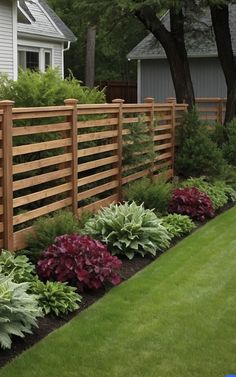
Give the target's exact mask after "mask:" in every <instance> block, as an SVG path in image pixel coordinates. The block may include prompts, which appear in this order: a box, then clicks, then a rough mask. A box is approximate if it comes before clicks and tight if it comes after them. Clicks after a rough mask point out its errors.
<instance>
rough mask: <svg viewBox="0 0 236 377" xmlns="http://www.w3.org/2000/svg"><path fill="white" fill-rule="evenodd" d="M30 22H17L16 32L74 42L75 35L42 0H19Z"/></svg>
mask: <svg viewBox="0 0 236 377" xmlns="http://www.w3.org/2000/svg"><path fill="white" fill-rule="evenodd" d="M19 5H20V7H21V8H22V9H23V10H24V11H25V13H27V15H28V16H29V19H30V23H21V22H18V26H17V29H18V33H20V34H29V35H30V36H31V37H32V36H34V37H39V36H42V37H48V38H50V39H59V40H62V41H71V42H75V41H76V37H75V35H74V34H73V32H72V31H71V30H70V29H69V28H68V27H67V26H66V25H65V23H64V22H63V21H62V20H61V19H60V17H58V16H57V14H56V13H55V12H54V11H53V10H52V9H51V8H50V7H49V6H48V4H47V3H46V1H44V0H20V2H19Z"/></svg>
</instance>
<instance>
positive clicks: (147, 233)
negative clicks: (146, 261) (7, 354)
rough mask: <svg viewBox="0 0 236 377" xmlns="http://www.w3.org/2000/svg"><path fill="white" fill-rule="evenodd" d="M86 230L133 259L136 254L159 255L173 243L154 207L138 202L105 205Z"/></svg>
mask: <svg viewBox="0 0 236 377" xmlns="http://www.w3.org/2000/svg"><path fill="white" fill-rule="evenodd" d="M85 232H86V233H88V234H90V235H91V236H92V237H94V238H97V239H100V240H101V241H102V242H104V243H106V244H107V245H108V247H109V250H111V252H112V254H116V255H125V256H127V257H128V258H129V259H132V258H133V257H134V255H135V254H141V255H142V256H144V255H145V254H148V253H150V254H152V255H156V252H157V251H158V250H159V251H163V249H165V248H167V247H168V246H169V240H170V238H169V235H168V232H167V230H166V229H165V227H164V226H163V225H162V221H161V220H160V219H158V218H157V216H156V215H155V214H154V212H153V211H151V210H148V209H146V210H145V209H144V207H143V205H137V204H136V203H135V202H133V203H131V204H129V203H124V204H122V205H118V204H112V205H110V206H109V207H107V208H102V209H101V210H100V211H99V212H98V213H97V214H96V215H95V217H94V218H92V219H91V220H89V221H88V222H87V224H86V225H85Z"/></svg>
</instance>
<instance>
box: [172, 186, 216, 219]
mask: <svg viewBox="0 0 236 377" xmlns="http://www.w3.org/2000/svg"><path fill="white" fill-rule="evenodd" d="M169 212H171V213H179V214H180V215H187V216H189V217H191V218H192V219H194V220H198V221H204V220H205V219H206V218H210V217H213V216H214V209H213V206H212V202H211V199H210V198H209V196H208V195H207V194H205V193H203V192H201V191H199V190H198V189H196V188H195V187H192V188H189V187H186V188H177V189H175V190H174V192H173V194H172V198H171V201H170V203H169Z"/></svg>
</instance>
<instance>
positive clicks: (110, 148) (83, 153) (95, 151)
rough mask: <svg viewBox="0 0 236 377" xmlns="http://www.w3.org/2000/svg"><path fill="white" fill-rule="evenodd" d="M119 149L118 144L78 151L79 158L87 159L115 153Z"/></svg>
mask: <svg viewBox="0 0 236 377" xmlns="http://www.w3.org/2000/svg"><path fill="white" fill-rule="evenodd" d="M117 149H118V143H113V144H107V145H100V146H98V147H91V148H85V149H80V150H79V151H78V157H87V156H91V155H93V154H99V153H103V152H110V151H115V150H117Z"/></svg>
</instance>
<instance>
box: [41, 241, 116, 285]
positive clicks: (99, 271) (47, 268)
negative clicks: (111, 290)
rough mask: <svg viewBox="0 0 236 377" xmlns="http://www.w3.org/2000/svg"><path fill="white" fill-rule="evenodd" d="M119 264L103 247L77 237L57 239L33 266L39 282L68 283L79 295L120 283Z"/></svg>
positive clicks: (99, 243)
mask: <svg viewBox="0 0 236 377" xmlns="http://www.w3.org/2000/svg"><path fill="white" fill-rule="evenodd" d="M121 265H122V262H121V261H120V260H119V259H118V258H117V257H113V256H112V255H111V254H110V253H109V251H108V249H107V246H106V245H103V244H102V243H101V242H99V241H95V240H93V239H92V238H90V237H89V236H79V235H77V234H72V235H67V234H66V235H63V236H60V237H57V238H56V240H55V242H54V243H53V245H51V246H49V247H48V248H47V250H45V251H44V252H43V254H42V257H41V259H40V260H39V261H38V264H37V271H38V275H39V277H40V278H41V279H42V280H55V281H60V282H68V283H69V284H70V285H72V286H76V287H77V288H78V290H79V291H82V290H84V289H85V288H90V289H98V288H100V287H102V286H103V285H104V284H105V283H107V282H110V283H112V284H113V285H116V284H119V283H120V276H119V274H118V271H119V269H120V267H121Z"/></svg>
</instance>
